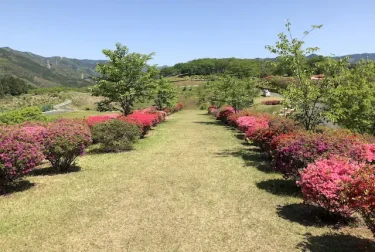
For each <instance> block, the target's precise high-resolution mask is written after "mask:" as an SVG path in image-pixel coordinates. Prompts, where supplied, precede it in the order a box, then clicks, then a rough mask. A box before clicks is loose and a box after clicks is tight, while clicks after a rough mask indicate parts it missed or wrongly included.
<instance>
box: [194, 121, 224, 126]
mask: <svg viewBox="0 0 375 252" xmlns="http://www.w3.org/2000/svg"><path fill="white" fill-rule="evenodd" d="M194 123H198V124H203V125H216V126H225V124H224V123H222V122H221V121H214V122H194Z"/></svg>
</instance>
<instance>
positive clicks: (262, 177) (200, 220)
mask: <svg viewBox="0 0 375 252" xmlns="http://www.w3.org/2000/svg"><path fill="white" fill-rule="evenodd" d="M235 134H236V132H234V131H232V130H230V129H228V128H226V127H223V126H220V125H218V124H217V123H216V122H215V121H214V120H213V119H212V118H211V117H209V116H207V115H204V114H203V112H200V111H195V110H186V111H182V112H179V113H177V114H175V115H173V116H171V118H170V120H169V121H168V122H166V123H164V124H162V125H160V126H159V127H158V128H157V129H155V130H153V131H152V133H151V135H150V136H149V137H148V138H146V139H145V140H142V141H140V143H139V144H138V145H137V146H136V150H135V151H132V152H127V153H118V154H101V155H87V156H85V157H82V158H81V159H80V160H79V162H78V164H79V166H80V167H81V168H82V170H81V171H80V172H74V173H69V174H62V175H54V176H30V177H28V178H27V180H29V181H30V182H32V183H34V184H35V186H32V187H31V188H30V189H28V190H25V191H22V192H17V193H13V194H11V195H9V196H3V197H0V248H1V251H99V250H101V251H300V250H301V249H302V247H301V246H304V247H305V248H306V249H310V250H312V251H328V250H327V248H328V247H330V251H335V249H337V250H336V251H351V249H352V248H353V246H356V245H357V244H358V243H366V244H368V243H369V240H366V239H360V238H357V237H354V236H345V235H335V233H334V232H333V231H332V232H333V233H331V234H329V232H330V229H329V228H328V227H325V226H324V225H323V227H317V225H316V223H314V220H312V219H311V216H309V213H306V212H304V211H303V210H301V209H302V206H301V204H300V203H301V199H300V198H299V195H298V193H293V186H292V185H291V184H290V183H287V182H283V180H281V178H280V176H279V175H277V174H273V173H271V172H269V170H268V169H267V165H266V163H264V162H263V161H262V158H261V154H259V153H257V152H256V151H254V150H250V149H251V147H249V146H246V145H243V142H242V141H240V140H239V139H237V138H236V137H235ZM280 189H281V190H280ZM289 189H291V190H289ZM291 192H292V193H291ZM280 194H283V195H280ZM280 206H281V207H280ZM301 212H302V215H301ZM303 214H304V215H303ZM309 218H310V219H311V222H309V220H310V219H309ZM352 229H353V228H352ZM353 230H354V232H358V233H360V234H364V235H365V236H366V237H367V238H369V237H370V236H369V233H368V232H367V231H366V229H362V228H357V229H353ZM353 230H352V231H353ZM351 233H352V232H351ZM325 246H328V247H325ZM347 249H349V250H347Z"/></svg>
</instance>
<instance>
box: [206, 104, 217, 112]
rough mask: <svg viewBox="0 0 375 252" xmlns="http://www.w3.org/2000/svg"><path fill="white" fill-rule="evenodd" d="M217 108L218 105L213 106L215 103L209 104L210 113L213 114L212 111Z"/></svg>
mask: <svg viewBox="0 0 375 252" xmlns="http://www.w3.org/2000/svg"><path fill="white" fill-rule="evenodd" d="M216 109H217V106H213V105H211V106H208V114H212V112H213V111H214V110H216Z"/></svg>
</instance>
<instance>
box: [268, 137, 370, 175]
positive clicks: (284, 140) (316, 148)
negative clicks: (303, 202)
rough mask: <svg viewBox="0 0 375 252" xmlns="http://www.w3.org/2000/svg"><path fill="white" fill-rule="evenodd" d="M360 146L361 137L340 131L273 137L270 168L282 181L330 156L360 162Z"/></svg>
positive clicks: (361, 155) (361, 151)
mask: <svg viewBox="0 0 375 252" xmlns="http://www.w3.org/2000/svg"><path fill="white" fill-rule="evenodd" d="M363 144H364V143H363V140H362V139H361V138H360V137H358V136H357V135H354V134H350V133H348V132H347V131H343V130H337V131H332V132H331V133H312V132H303V131H300V132H294V133H288V134H284V135H280V136H277V137H275V138H274V139H273V140H272V142H271V151H272V157H273V165H274V168H275V169H276V170H277V171H280V172H281V173H282V174H283V175H284V177H286V178H289V177H297V176H298V170H299V169H303V168H306V167H307V165H308V164H309V163H312V162H314V161H315V160H317V159H320V158H328V157H329V156H331V155H342V156H347V157H350V158H353V159H354V160H359V161H363V160H361V159H362V157H363V150H362V148H361V146H362V145H363ZM361 153H362V154H361Z"/></svg>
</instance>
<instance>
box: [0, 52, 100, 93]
mask: <svg viewBox="0 0 375 252" xmlns="http://www.w3.org/2000/svg"><path fill="white" fill-rule="evenodd" d="M100 62H104V61H98V60H78V59H69V58H64V57H42V56H39V55H36V54H32V53H28V52H20V51H16V50H13V49H10V48H7V47H6V48H0V77H2V76H6V75H13V76H17V77H19V78H21V79H23V80H25V81H26V83H28V84H30V85H32V86H35V87H53V86H70V87H82V86H88V85H91V84H92V77H93V76H95V75H96V72H95V67H96V64H97V63H100Z"/></svg>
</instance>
